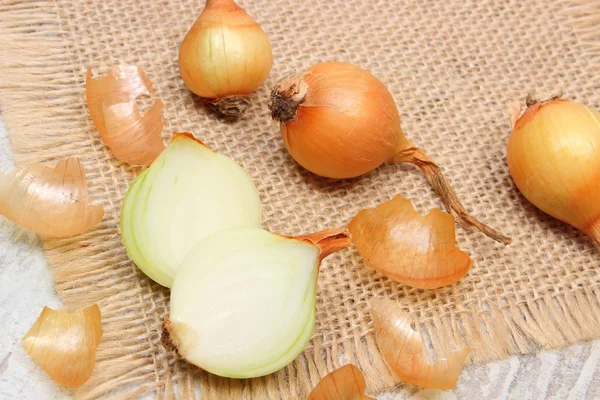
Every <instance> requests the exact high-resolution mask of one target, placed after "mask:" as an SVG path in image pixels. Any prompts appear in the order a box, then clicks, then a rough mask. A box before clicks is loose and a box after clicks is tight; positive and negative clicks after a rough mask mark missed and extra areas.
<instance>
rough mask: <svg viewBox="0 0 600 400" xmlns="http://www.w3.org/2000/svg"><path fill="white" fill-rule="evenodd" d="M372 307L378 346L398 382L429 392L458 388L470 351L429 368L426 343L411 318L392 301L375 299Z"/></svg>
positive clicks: (467, 350)
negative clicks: (428, 390)
mask: <svg viewBox="0 0 600 400" xmlns="http://www.w3.org/2000/svg"><path fill="white" fill-rule="evenodd" d="M371 307H372V308H371V315H372V316H373V326H374V328H375V340H376V342H377V346H378V347H379V351H380V352H381V355H382V356H383V359H384V361H385V363H386V364H387V366H388V367H389V368H390V370H391V371H392V373H393V374H394V375H395V376H396V377H397V378H398V379H400V380H403V381H405V382H408V383H412V384H413V385H417V386H420V387H423V388H429V389H442V390H449V389H452V388H453V387H454V386H456V383H457V382H458V378H459V376H460V373H461V371H462V368H463V365H464V363H465V361H466V359H467V356H468V355H469V351H470V349H469V347H466V346H465V347H463V348H461V349H460V350H458V351H455V352H453V353H452V354H451V355H450V357H449V358H442V359H440V360H439V361H438V362H437V363H435V364H429V363H427V362H426V361H425V360H424V359H423V356H422V351H423V339H422V338H421V335H420V334H419V333H417V332H415V331H414V330H413V329H412V327H411V323H412V318H411V317H410V315H409V314H407V313H404V312H403V311H402V310H401V309H400V307H398V305H397V304H396V303H394V302H393V301H391V300H388V299H379V298H375V299H373V300H372V301H371Z"/></svg>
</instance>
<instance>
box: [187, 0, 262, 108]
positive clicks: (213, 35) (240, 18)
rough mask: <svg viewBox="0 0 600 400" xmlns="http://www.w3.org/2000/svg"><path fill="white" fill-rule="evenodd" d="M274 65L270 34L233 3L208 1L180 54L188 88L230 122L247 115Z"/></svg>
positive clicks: (216, 0) (222, 0) (224, 0)
mask: <svg viewBox="0 0 600 400" xmlns="http://www.w3.org/2000/svg"><path fill="white" fill-rule="evenodd" d="M272 63H273V56H272V53H271V44H270V43H269V39H268V37H267V35H266V34H265V32H264V31H263V30H262V28H261V27H260V25H259V24H257V23H256V21H254V19H252V17H250V16H249V15H248V14H247V13H246V12H245V11H244V10H243V9H242V8H241V7H239V6H238V5H237V4H236V3H235V2H234V1H233V0H206V6H205V7H204V10H202V13H201V14H200V16H199V17H198V19H197V20H196V22H195V23H194V25H193V26H192V27H191V28H190V30H189V31H188V33H187V34H186V35H185V38H184V39H183V43H182V44H181V48H180V50H179V72H180V74H181V77H182V78H183V81H184V83H185V85H186V86H187V87H188V88H189V89H190V90H191V91H192V92H194V93H195V94H197V95H198V96H200V97H203V98H204V99H205V100H207V101H208V104H209V105H211V106H213V107H214V108H215V109H216V110H217V111H218V112H219V113H220V114H221V115H223V116H226V117H238V116H240V115H241V114H242V113H244V111H245V110H246V108H247V107H248V105H249V95H250V94H251V93H252V92H254V91H255V90H256V89H258V88H259V87H260V86H261V85H262V84H263V82H264V81H265V80H266V79H267V77H268V76H269V73H270V72H271V65H272Z"/></svg>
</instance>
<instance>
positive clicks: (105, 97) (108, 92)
mask: <svg viewBox="0 0 600 400" xmlns="http://www.w3.org/2000/svg"><path fill="white" fill-rule="evenodd" d="M151 93H152V83H151V82H150V80H149V79H148V78H147V77H146V74H144V72H143V71H142V70H141V68H139V67H136V66H130V65H115V66H113V67H112V68H111V72H110V74H109V75H107V76H105V77H103V78H99V79H94V78H92V69H91V68H90V69H88V72H87V76H86V96H87V103H88V108H89V110H90V115H91V116H92V120H93V121H94V124H95V125H96V128H97V129H98V132H100V136H102V139H103V140H104V142H105V143H106V145H107V146H108V147H109V148H110V150H111V151H112V152H113V154H114V155H115V157H117V158H118V159H119V160H121V161H124V162H126V163H128V164H132V165H149V164H150V163H152V161H154V160H155V159H156V158H157V157H158V155H159V154H160V153H161V152H162V151H163V150H164V148H165V145H164V143H163V140H162V137H161V133H162V130H163V127H164V125H165V123H164V120H163V117H162V109H163V108H164V105H163V102H162V101H161V100H157V101H155V102H154V104H152V106H151V107H150V109H149V110H148V111H146V113H145V114H144V115H141V113H140V110H139V107H138V106H137V104H136V99H137V98H138V97H139V96H142V95H145V96H150V94H151Z"/></svg>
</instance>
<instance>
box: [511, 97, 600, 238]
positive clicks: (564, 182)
mask: <svg viewBox="0 0 600 400" xmlns="http://www.w3.org/2000/svg"><path fill="white" fill-rule="evenodd" d="M512 122H513V124H512V125H513V127H512V128H513V132H512V134H511V136H510V140H509V142H508V167H509V170H510V174H511V175H512V177H513V180H514V181H515V183H516V185H517V187H518V188H519V190H520V191H521V193H523V195H524V196H525V197H526V198H527V199H528V200H529V201H531V202H532V203H533V204H534V205H535V206H536V207H538V208H539V209H541V210H542V211H544V212H546V213H548V214H550V215H551V216H553V217H555V218H558V219H560V220H561V221H564V222H566V223H568V224H571V225H573V226H574V227H576V228H578V229H580V230H582V231H583V232H585V233H587V234H588V235H589V236H591V237H592V238H593V239H594V240H595V241H596V242H599V243H600V113H598V111H596V110H594V109H592V108H590V107H587V106H585V105H583V104H578V103H574V102H572V101H567V100H563V99H560V98H558V97H552V98H550V99H549V100H546V101H544V100H537V99H535V98H533V97H532V96H529V97H528V99H527V108H526V109H525V110H524V111H523V112H522V114H521V115H520V116H519V115H516V116H513V118H512Z"/></svg>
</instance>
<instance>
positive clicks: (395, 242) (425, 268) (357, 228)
mask: <svg viewBox="0 0 600 400" xmlns="http://www.w3.org/2000/svg"><path fill="white" fill-rule="evenodd" d="M348 230H349V231H350V234H351V235H352V242H353V243H354V245H355V246H356V248H357V249H358V251H359V253H360V254H361V255H362V257H363V258H364V259H365V261H366V263H367V264H368V265H370V266H371V267H373V268H374V269H375V270H377V271H379V272H380V273H382V274H383V275H385V276H387V277H388V278H390V279H393V280H395V281H397V282H400V283H403V284H405V285H408V286H412V287H416V288H421V289H435V288H439V287H442V286H446V285H449V284H451V283H453V282H456V281H457V280H459V279H460V278H462V277H463V276H464V275H465V274H466V273H467V272H468V271H469V269H470V268H471V265H472V264H473V261H472V260H471V258H470V257H469V255H468V254H467V253H465V252H463V251H461V250H460V249H459V248H457V247H456V238H455V228H454V217H453V216H452V215H450V214H448V213H445V212H443V211H441V210H438V209H433V210H431V211H430V212H429V213H428V214H427V215H426V216H421V215H420V214H419V213H417V212H416V211H415V209H414V207H413V205H412V204H411V202H410V201H409V200H407V199H406V198H404V197H402V196H401V195H398V196H396V197H394V198H393V199H392V200H390V201H387V202H385V203H382V204H381V205H380V206H379V207H377V208H374V209H365V210H362V211H360V212H359V213H358V214H357V215H356V216H355V217H354V219H352V221H351V222H350V224H348Z"/></svg>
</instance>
